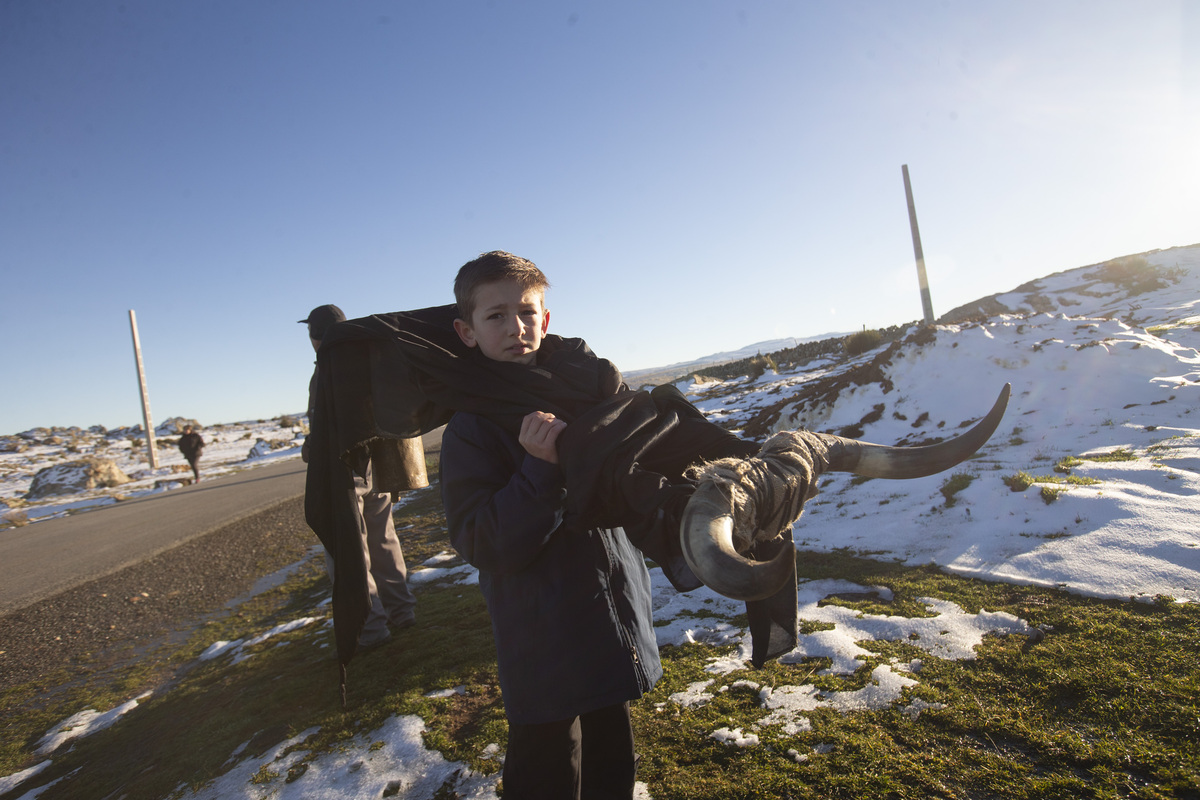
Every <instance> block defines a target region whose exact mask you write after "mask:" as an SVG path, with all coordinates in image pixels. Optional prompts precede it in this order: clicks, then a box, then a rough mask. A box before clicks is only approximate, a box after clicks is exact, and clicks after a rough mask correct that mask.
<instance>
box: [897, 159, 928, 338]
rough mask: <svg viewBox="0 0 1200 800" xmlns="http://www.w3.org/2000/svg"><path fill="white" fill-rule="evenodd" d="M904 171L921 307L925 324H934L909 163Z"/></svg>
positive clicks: (904, 167)
mask: <svg viewBox="0 0 1200 800" xmlns="http://www.w3.org/2000/svg"><path fill="white" fill-rule="evenodd" d="M900 169H901V171H902V172H903V173H904V196H905V198H907V199H908V224H909V226H910V227H911V228H912V240H913V254H914V255H916V257H917V282H918V283H920V284H921V309H922V310H923V311H924V312H925V324H926V325H932V324H933V300H932V299H931V298H930V297H929V278H927V277H926V276H925V253H924V252H923V251H922V250H921V231H920V230H919V229H918V228H917V206H916V204H915V203H913V195H912V184H911V183H910V182H909V180H908V164H902V165H901V166H900Z"/></svg>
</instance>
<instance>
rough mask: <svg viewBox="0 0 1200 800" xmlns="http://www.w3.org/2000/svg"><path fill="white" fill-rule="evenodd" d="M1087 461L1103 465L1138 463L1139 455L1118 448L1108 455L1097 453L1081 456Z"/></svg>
mask: <svg viewBox="0 0 1200 800" xmlns="http://www.w3.org/2000/svg"><path fill="white" fill-rule="evenodd" d="M1080 458H1082V459H1084V460H1085V461H1096V462H1099V463H1102V464H1105V463H1111V462H1114V461H1136V460H1137V453H1134V452H1132V451H1130V450H1127V449H1126V448H1124V447H1118V448H1117V449H1116V450H1111V451H1109V452H1107V453H1097V454H1096V455H1090V456H1080Z"/></svg>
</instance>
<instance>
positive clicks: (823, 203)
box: [0, 0, 1200, 433]
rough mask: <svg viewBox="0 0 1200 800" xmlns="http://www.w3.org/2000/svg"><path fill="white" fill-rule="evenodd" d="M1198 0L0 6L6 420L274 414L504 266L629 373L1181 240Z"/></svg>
mask: <svg viewBox="0 0 1200 800" xmlns="http://www.w3.org/2000/svg"><path fill="white" fill-rule="evenodd" d="M1197 130H1200V4H1197V3H1194V2H1178V1H1177V2H1170V1H1169V0H1164V1H1162V2H1154V3H1139V2H1100V1H1098V0H1085V1H1084V2H1040V1H1039V2H1004V3H1000V2H988V3H945V2H904V3H897V2H890V1H888V2H858V3H854V2H848V3H843V2H837V3H834V2H824V3H817V2H799V1H798V0H790V1H789V2H754V3H749V2H731V1H730V0H720V1H719V2H718V1H712V2H706V1H705V0H664V1H662V2H659V1H655V2H644V1H643V0H636V1H634V0H613V1H610V2H585V3H559V2H513V1H510V0H494V2H486V3H485V2H455V1H453V0H450V1H448V2H403V3H402V2H371V1H370V0H362V1H356V2H353V3H333V2H307V1H305V0H299V1H297V0H288V2H255V1H250V2H248V1H247V0H203V2H201V1H200V0H173V1H172V2H161V0H122V2H111V1H109V0H71V1H70V2H62V1H59V0H3V2H0V275H2V283H0V291H2V294H3V301H2V304H0V308H2V309H3V310H2V311H0V347H2V348H3V350H2V352H3V368H2V372H0V376H2V380H3V387H4V388H3V390H2V392H0V433H12V432H17V431H21V430H25V429H27V428H30V427H34V426H37V425H45V426H49V425H80V426H88V425H93V424H97V423H99V424H103V425H106V426H109V427H113V426H116V425H125V424H134V423H137V422H139V421H140V420H141V410H140V405H139V401H138V392H137V382H136V372H135V368H134V361H133V355H132V348H131V345H130V335H129V324H128V310H129V309H134V310H135V311H136V312H137V317H138V323H139V328H140V332H141V338H142V345H143V352H144V361H145V365H146V370H147V380H148V384H149V388H150V397H151V406H152V411H153V415H154V419H155V420H156V421H161V420H162V419H165V418H167V417H169V416H187V417H194V418H196V419H198V420H199V421H200V422H201V423H203V424H215V423H219V422H232V421H238V420H244V419H255V418H265V417H272V416H276V415H279V414H282V413H287V412H297V411H301V410H302V409H303V407H304V404H305V399H306V389H307V382H308V377H309V375H310V373H311V366H312V351H311V348H310V347H309V345H308V342H307V339H306V336H305V331H304V328H303V327H302V326H299V325H297V324H296V322H295V321H296V320H297V319H300V318H302V317H304V316H305V315H306V313H307V312H308V310H309V308H311V307H312V306H315V305H319V304H322V303H327V302H332V303H336V304H338V305H340V306H341V307H342V308H343V309H344V310H345V311H346V312H347V314H349V315H350V316H351V317H355V316H364V315H367V314H371V313H376V312H386V311H397V310H402V309H410V308H419V307H423V306H428V305H436V304H441V303H445V302H449V301H450V300H451V293H450V285H451V281H452V278H453V274H454V271H455V270H456V269H457V267H458V266H459V265H461V264H462V263H463V262H465V261H467V260H469V259H470V258H472V257H473V256H474V255H476V254H478V253H480V252H482V251H486V250H492V249H506V250H511V251H513V252H516V253H518V254H520V255H523V256H526V257H528V258H531V259H533V260H534V261H536V262H537V263H538V264H539V266H541V267H542V268H543V270H544V271H545V272H546V273H547V274H548V275H549V277H550V280H551V282H552V283H553V284H554V288H553V289H552V290H551V292H550V294H549V296H548V306H549V307H550V309H551V315H552V316H551V323H550V325H551V331H552V332H558V333H562V334H565V335H573V336H583V337H584V338H586V339H587V340H588V342H589V343H590V344H591V345H592V347H593V349H594V350H596V351H597V352H598V353H600V354H601V355H604V356H607V357H609V358H611V359H612V360H613V361H615V362H616V363H617V364H618V366H620V367H622V368H623V369H626V370H634V369H639V368H644V367H652V366H660V365H664V364H668V363H672V362H676V361H683V360H687V359H691V358H694V357H698V356H702V355H705V354H707V353H711V352H716V351H720V350H726V349H733V348H737V347H741V346H744V345H748V344H752V343H754V342H758V341H762V340H768V339H773V338H782V337H788V336H797V337H803V336H812V335H817V334H822V333H826V332H831V331H849V330H857V329H860V328H861V327H862V326H864V325H865V326H869V327H877V326H883V325H888V324H894V323H899V322H907V321H910V320H914V319H917V318H919V317H920V316H921V303H920V296H919V294H918V291H917V287H916V278H915V269H914V264H913V252H912V242H911V239H910V235H909V227H908V217H907V212H906V208H905V204H904V188H903V181H902V178H901V170H900V167H901V164H908V165H909V170H910V173H911V176H912V181H913V188H914V194H915V196H916V202H917V210H918V217H919V220H920V226H921V233H922V238H923V243H924V249H925V256H926V261H927V269H928V273H929V277H930V281H931V284H932V296H933V304H934V310H935V312H936V313H939V314H940V313H942V312H944V311H947V310H949V309H950V308H951V307H953V306H956V305H960V304H962V303H964V302H967V301H970V300H974V299H976V298H978V297H981V296H983V295H987V294H991V293H995V292H1000V291H1006V290H1008V289H1012V288H1014V287H1015V286H1017V285H1018V284H1020V283H1023V282H1025V281H1027V280H1030V279H1033V278H1038V277H1041V276H1044V275H1046V274H1048V273H1051V272H1056V271H1059V270H1062V269H1069V268H1073V267H1077V266H1082V265H1085V264H1089V263H1094V262H1098V261H1103V260H1105V259H1108V258H1112V257H1115V256H1120V255H1126V254H1129V253H1137V252H1143V251H1146V250H1150V249H1154V248H1166V247H1172V246H1176V245H1186V244H1192V243H1195V242H1197V241H1200V154H1198V149H1197V147H1196V145H1195V142H1196V135H1197V134H1196V132H1197Z"/></svg>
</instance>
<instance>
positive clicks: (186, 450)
mask: <svg viewBox="0 0 1200 800" xmlns="http://www.w3.org/2000/svg"><path fill="white" fill-rule="evenodd" d="M179 452H181V453H183V457H184V458H186V459H187V462H188V464H189V465H191V467H192V475H194V476H195V481H194V482H195V483H199V482H200V454H201V453H203V452H204V440H203V439H202V438H200V434H198V433H196V432H195V431H193V430H192V426H191V425H185V426H184V427H183V436H180V437H179Z"/></svg>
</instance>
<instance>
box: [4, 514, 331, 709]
mask: <svg viewBox="0 0 1200 800" xmlns="http://www.w3.org/2000/svg"><path fill="white" fill-rule="evenodd" d="M318 544H319V543H318V541H317V537H316V534H314V533H313V532H312V531H311V530H310V529H309V527H308V524H307V523H306V522H305V521H304V498H303V497H302V496H301V497H296V498H292V499H291V500H287V501H284V502H283V503H280V504H279V505H277V506H274V507H271V508H268V509H266V510H263V511H259V512H257V513H255V514H252V515H250V516H248V517H245V518H243V519H240V520H238V521H236V522H233V523H231V524H229V525H226V526H224V527H221V528H218V529H216V530H213V531H211V532H210V533H207V534H204V535H203V536H200V537H198V538H196V539H193V540H192V541H190V542H187V543H185V544H182V545H180V546H178V547H176V548H174V549H172V550H168V551H167V552H165V553H161V554H159V555H157V556H155V557H154V558H151V559H149V560H147V561H144V562H142V563H141V564H136V565H134V566H131V567H126V568H125V569H123V570H120V571H119V572H115V573H113V574H111V575H107V576H105V577H103V578H98V579H96V580H93V581H90V582H88V583H85V584H83V585H81V586H78V587H75V588H74V589H68V590H67V591H65V592H62V593H60V594H58V595H56V596H54V597H51V598H49V599H47V600H43V601H40V602H38V603H35V604H33V605H30V606H27V607H25V608H22V609H19V610H17V611H14V612H12V613H10V614H6V615H4V616H2V617H0V691H3V690H6V689H9V688H11V687H13V686H16V685H21V684H27V683H29V682H31V681H34V682H35V681H37V680H39V679H44V678H47V677H49V676H54V675H57V676H61V675H62V673H61V669H62V668H63V667H64V666H65V667H67V668H68V669H69V670H71V671H72V672H73V673H74V674H76V675H86V674H89V673H91V672H93V671H96V670H102V669H106V668H109V667H111V666H113V665H115V664H119V663H121V662H123V661H126V660H128V659H130V658H135V657H137V655H138V654H139V653H145V652H147V651H148V650H150V649H151V648H152V646H153V645H156V644H159V643H161V642H163V641H165V640H166V638H167V637H168V636H170V635H171V634H172V633H173V632H175V631H178V630H181V629H185V628H187V627H189V626H190V625H192V624H195V623H196V622H197V621H199V620H200V619H201V618H202V617H203V616H204V615H206V614H209V613H211V612H214V611H218V610H220V609H221V608H222V607H223V606H225V604H226V603H228V602H229V601H231V600H234V599H237V598H239V597H241V596H243V595H245V594H247V593H248V592H249V591H250V590H251V588H253V586H254V584H255V583H256V582H257V581H258V580H259V579H260V578H262V577H264V576H266V575H270V574H271V573H273V572H275V571H277V570H280V569H282V568H284V567H286V566H289V565H291V564H294V563H296V562H297V561H300V560H301V559H303V558H305V557H306V556H307V555H308V554H309V552H310V549H311V548H313V547H314V546H317V545H318ZM38 688H39V691H42V692H46V691H50V690H52V689H54V688H55V687H54V686H49V685H47V686H40V687H38Z"/></svg>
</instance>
